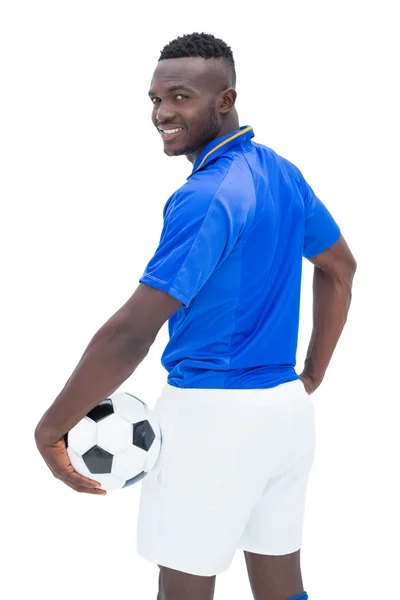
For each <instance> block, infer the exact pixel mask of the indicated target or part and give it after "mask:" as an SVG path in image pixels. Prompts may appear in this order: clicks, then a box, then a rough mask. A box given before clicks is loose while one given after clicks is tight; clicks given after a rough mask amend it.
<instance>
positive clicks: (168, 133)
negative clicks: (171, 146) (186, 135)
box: [158, 127, 183, 140]
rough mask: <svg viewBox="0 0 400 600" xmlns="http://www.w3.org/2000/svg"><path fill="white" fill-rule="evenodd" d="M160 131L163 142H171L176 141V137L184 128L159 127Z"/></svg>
mask: <svg viewBox="0 0 400 600" xmlns="http://www.w3.org/2000/svg"><path fill="white" fill-rule="evenodd" d="M158 131H159V132H160V135H161V137H162V139H163V140H171V139H175V137H177V136H178V135H179V134H180V132H181V131H183V127H176V128H174V129H173V128H168V127H164V128H163V127H159V128H158Z"/></svg>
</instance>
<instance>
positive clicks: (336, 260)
mask: <svg viewBox="0 0 400 600" xmlns="http://www.w3.org/2000/svg"><path fill="white" fill-rule="evenodd" d="M309 260H310V262H312V263H313V264H314V265H315V269H314V281H313V331H312V335H311V339H310V343H309V346H308V350H307V356H306V360H305V363H304V370H303V372H302V373H301V375H300V379H301V380H302V382H303V384H304V386H305V388H306V390H307V392H308V393H309V394H311V393H312V392H314V391H315V390H316V389H317V387H318V386H319V385H320V384H321V382H322V380H323V378H324V375H325V371H326V369H327V367H328V365H329V362H330V360H331V358H332V354H333V351H334V350H335V347H336V344H337V342H338V340H339V337H340V335H341V333H342V330H343V327H344V325H345V323H346V320H347V313H348V311H349V308H350V302H351V289H352V282H353V277H354V273H355V271H356V268H357V263H356V261H355V259H354V256H353V255H352V253H351V251H350V249H349V247H348V245H347V243H346V241H345V240H344V238H343V236H342V235H341V236H340V238H339V239H338V241H337V242H336V243H335V244H333V246H331V247H330V248H328V249H327V250H325V251H324V252H321V253H320V254H318V255H317V256H313V257H312V258H309Z"/></svg>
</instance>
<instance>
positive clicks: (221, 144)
mask: <svg viewBox="0 0 400 600" xmlns="http://www.w3.org/2000/svg"><path fill="white" fill-rule="evenodd" d="M251 129H253V128H252V127H246V129H242V131H239V133H235V135H232V137H230V138H228V139H227V140H224V141H223V142H221V143H220V144H218V146H215V148H213V149H212V150H210V152H208V153H207V154H206V155H205V157H204V158H203V160H202V161H201V163H200V164H199V166H198V167H197V169H196V171H197V170H198V169H200V167H201V166H202V165H203V163H204V161H205V160H206V159H207V158H208V157H209V156H210V154H212V153H213V152H215V151H216V150H218V148H221V147H222V146H224V145H225V144H227V143H228V142H231V141H232V140H234V139H235V138H237V137H239V136H240V135H243V134H244V133H247V132H248V131H250V130H251Z"/></svg>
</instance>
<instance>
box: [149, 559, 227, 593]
mask: <svg viewBox="0 0 400 600" xmlns="http://www.w3.org/2000/svg"><path fill="white" fill-rule="evenodd" d="M158 566H159V568H160V575H159V579H158V586H159V591H158V596H157V600H213V598H214V590H215V580H216V575H212V576H210V577H203V576H200V575H191V574H190V573H182V572H181V571H175V570H174V569H169V568H167V567H162V566H160V565H158Z"/></svg>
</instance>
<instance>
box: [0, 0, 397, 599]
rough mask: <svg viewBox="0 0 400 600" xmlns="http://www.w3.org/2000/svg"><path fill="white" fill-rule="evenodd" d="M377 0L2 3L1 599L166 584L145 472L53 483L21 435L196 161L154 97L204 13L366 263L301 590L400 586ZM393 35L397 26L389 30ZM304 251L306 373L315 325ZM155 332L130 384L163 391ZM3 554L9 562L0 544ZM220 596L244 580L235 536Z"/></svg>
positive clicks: (338, 373)
mask: <svg viewBox="0 0 400 600" xmlns="http://www.w3.org/2000/svg"><path fill="white" fill-rule="evenodd" d="M394 14H395V3H394V2H393V3H389V2H387V1H386V2H385V1H383V2H380V3H379V4H378V3H377V2H368V1H364V2H355V1H351V0H350V1H349V0H348V1H346V2H344V1H342V2H335V3H333V2H322V1H319V2H317V1H315V2H311V1H307V2H288V1H280V2H269V1H267V2H261V1H260V2H259V3H255V2H250V3H249V2H246V3H243V4H241V3H240V4H239V3H217V2H207V1H206V2H204V1H203V2H201V3H197V4H194V3H191V2H175V1H174V0H171V1H170V2H157V1H155V2H152V3H150V2H149V3H142V2H141V3H138V4H137V3H135V2H133V1H130V2H127V1H115V2H105V1H101V0H96V1H88V0H79V1H75V0H69V2H61V1H57V0H51V1H47V2H45V1H39V0H36V1H35V2H32V1H29V2H21V1H18V0H9V1H8V2H7V1H3V2H2V3H1V12H0V60H1V73H0V81H1V83H0V85H1V88H2V89H1V95H0V102H1V110H0V119H1V135H0V137H1V140H0V143H1V171H2V174H1V181H0V185H1V190H0V191H1V202H2V207H1V215H2V218H1V226H2V227H1V230H2V235H1V246H2V247H1V256H2V260H1V269H2V276H1V284H2V293H1V303H2V309H1V318H2V344H1V353H2V358H1V367H2V369H1V371H2V375H1V378H2V382H1V383H2V392H3V395H2V396H3V397H2V419H1V430H2V436H1V445H2V448H1V453H2V457H3V464H2V474H1V486H2V495H1V505H2V520H3V524H2V531H1V537H2V548H3V551H5V552H4V553H3V559H2V563H3V564H2V566H3V567H4V574H3V576H2V579H1V585H2V586H4V587H5V589H6V590H8V591H7V594H6V597H7V598H8V599H10V600H11V599H14V598H16V599H19V598H23V597H38V598H40V599H41V600H53V599H54V598H55V597H56V598H57V599H58V600H64V599H66V600H67V599H68V600H70V599H71V598H74V599H77V600H79V599H81V598H82V599H83V598H86V597H88V595H89V594H90V597H96V598H97V599H98V600H102V599H106V598H110V597H113V598H140V599H141V600H150V599H152V600H153V599H154V600H155V598H156V590H157V578H158V568H157V567H156V566H155V565H153V564H151V563H148V562H146V561H145V560H144V559H142V558H140V557H139V556H138V555H137V554H136V550H135V537H136V517H137V509H138V499H139V486H133V487H132V488H128V489H127V490H123V491H120V492H109V493H108V495H107V496H106V497H103V498H101V497H97V496H90V495H86V494H78V493H76V492H74V491H72V490H71V489H70V488H68V487H66V486H64V485H63V484H62V483H60V482H59V481H58V480H56V479H54V478H53V476H52V475H51V473H50V471H49V470H48V468H47V466H46V465H45V463H44V461H43V460H42V458H41V457H40V455H39V453H38V452H37V450H36V446H35V443H34V438H33V432H34V428H35V426H36V424H37V422H38V420H39V419H40V417H41V416H42V414H43V412H44V411H45V410H46V409H47V408H48V406H49V405H50V404H51V403H52V402H53V400H54V399H55V397H56V396H57V394H58V393H59V392H60V390H61V388H62V387H63V386H64V384H65V382H66V380H67V379H68V377H69V375H70V374H71V372H72V370H73V369H74V368H75V366H76V364H77V362H78V360H79V358H80V356H81V355H82V353H83V351H84V349H85V348H86V346H87V344H88V342H89V340H90V339H91V337H92V336H93V335H94V333H95V332H96V331H97V330H98V329H99V327H100V326H101V325H102V324H103V323H104V322H105V321H106V320H107V319H108V318H109V317H110V316H111V314H113V313H114V312H115V311H116V310H117V309H118V308H119V307H120V306H121V305H122V304H124V303H125V301H126V300H127V299H128V297H130V295H131V294H132V293H133V292H134V290H135V289H136V287H137V285H138V279H139V277H140V275H141V274H142V272H143V270H144V267H145V266H146V264H147V262H148V260H149V259H150V258H151V256H152V254H153V252H154V250H155V248H156V246H157V242H158V239H159V235H160V232H161V227H162V209H163V206H164V204H165V202H166V201H167V199H168V197H169V196H170V194H171V193H172V192H173V191H174V190H175V189H176V188H177V187H179V186H180V185H181V184H182V183H184V181H185V180H186V177H187V175H188V174H189V173H190V171H191V165H190V163H189V162H188V161H187V160H186V158H184V157H179V158H168V157H167V156H166V155H164V154H163V150H162V141H161V140H160V139H159V136H158V133H157V132H156V130H155V128H154V126H153V125H152V123H151V120H150V113H151V104H150V100H149V99H148V97H147V91H148V89H149V86H150V81H151V76H152V73H153V71H154V68H155V66H156V64H157V60H158V57H159V53H160V51H161V49H162V48H163V46H164V45H165V44H167V43H168V42H169V41H171V40H173V39H174V38H175V37H177V36H178V35H183V34H185V33H192V32H193V31H200V32H201V31H205V32H207V33H212V34H214V35H215V36H217V37H221V38H222V39H224V40H225V41H226V42H227V43H228V44H229V45H230V46H231V47H232V50H233V52H234V56H235V60H236V67H237V77H238V85H237V91H238V100H237V108H238V111H239V116H240V125H252V126H253V127H254V130H255V138H254V141H257V142H260V143H263V144H265V145H267V146H269V147H271V148H273V149H274V150H275V151H277V152H278V153H280V154H281V155H283V156H284V157H286V158H288V159H289V160H291V161H292V162H294V163H295V164H296V165H297V166H298V167H299V168H300V170H301V171H302V172H303V174H304V176H305V177H306V179H307V180H308V182H309V183H310V185H311V186H312V187H313V189H314V191H315V192H316V194H317V195H318V196H319V197H320V198H321V199H322V200H323V201H324V202H325V203H326V205H327V206H328V208H329V209H330V210H331V212H332V214H333V215H334V217H335V218H336V220H337V221H338V223H339V225H340V226H341V229H342V232H343V234H344V236H345V238H346V239H347V241H348V243H349V245H350V247H351V249H352V251H353V253H354V255H355V257H356V259H357V261H358V272H357V274H356V278H355V281H354V288H353V294H354V295H353V304H352V307H351V311H350V314H349V321H348V324H347V325H346V328H345V331H344V333H343V335H342V338H341V340H340V342H339V345H338V347H337V350H336V352H335V355H334V358H333V360H332V362H331V366H330V368H329V371H328V373H327V375H326V378H325V380H324V383H323V385H322V386H321V387H320V389H319V390H318V391H317V392H316V393H315V395H314V396H313V398H314V402H315V407H316V415H317V427H318V446H317V454H316V459H315V463H314V468H313V471H312V475H311V480H310V486H309V493H308V503H307V512H306V520H305V532H304V545H303V551H302V557H303V558H302V563H303V577H304V582H305V587H306V590H307V591H308V592H309V594H310V600H315V599H316V600H333V599H336V598H339V597H340V598H345V599H349V600H350V599H351V600H353V599H358V598H360V600H361V598H362V599H367V600H369V599H371V600H372V599H374V600H375V599H376V598H388V597H390V598H396V597H398V594H399V593H400V592H399V585H398V577H397V575H396V571H398V564H399V559H400V556H399V551H398V538H399V534H400V528H399V517H398V509H399V506H400V497H399V491H398V489H399V488H398V487H397V486H398V479H399V469H398V455H399V454H398V453H399V443H398V428H399V424H398V423H399V419H398V417H399V410H398V403H399V400H400V393H399V383H398V369H399V367H398V360H397V359H398V338H399V333H400V331H399V321H398V307H399V301H400V298H399V291H398V284H397V283H396V279H397V276H398V261H399V253H398V203H399V185H398V165H399V159H400V156H399V150H398V137H399V133H400V132H399V122H398V107H399V105H400V98H399V96H398V94H397V97H396V85H397V84H398V62H396V58H395V55H396V53H397V54H398V53H399V52H400V49H399V48H398V47H397V48H396V43H397V42H396V39H395V38H396V37H397V38H398V24H396V19H395V17H394ZM397 45H398V44H397ZM311 280H312V266H311V265H310V264H309V263H307V261H305V264H304V277H303V291H302V305H301V328H300V338H299V346H298V369H299V370H301V367H302V362H303V360H304V355H305V350H306V347H307V344H308V340H309V336H310V333H311V303H312V295H311ZM166 342H167V327H166V326H164V328H163V329H162V330H161V332H160V334H159V336H158V338H157V340H156V342H155V343H154V345H153V347H152V348H151V351H150V354H149V355H148V357H147V358H146V359H145V361H144V362H143V363H142V364H141V365H140V366H139V368H138V369H137V370H136V372H135V373H134V374H133V376H132V377H131V378H130V379H129V380H127V381H126V382H125V383H124V384H123V385H122V386H121V389H123V390H127V391H131V392H132V393H135V394H136V395H138V396H139V397H141V398H142V399H143V400H145V401H146V402H147V403H148V404H149V405H150V406H154V404H155V402H156V400H157V397H158V394H159V392H160V390H161V387H162V386H163V385H164V383H165V380H166V375H167V374H166V371H165V370H164V369H163V367H162V366H161V364H160V356H161V353H162V351H163V349H164V346H165V344H166ZM4 557H5V559H4ZM215 598H216V599H217V600H223V599H225V600H228V599H232V598H240V599H241V600H246V599H250V598H251V592H250V587H249V584H248V582H247V576H246V570H245V564H244V560H243V556H242V554H241V553H240V552H238V553H237V554H236V557H235V559H234V561H233V563H232V565H231V567H230V569H229V570H228V571H227V572H225V573H223V574H221V575H219V576H218V578H217V586H216V594H215Z"/></svg>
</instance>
